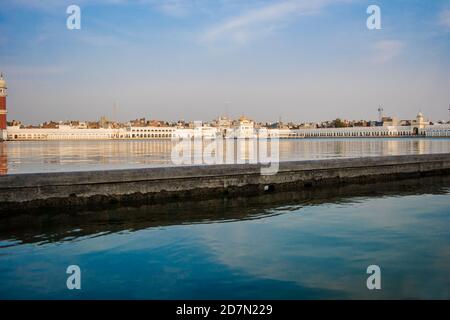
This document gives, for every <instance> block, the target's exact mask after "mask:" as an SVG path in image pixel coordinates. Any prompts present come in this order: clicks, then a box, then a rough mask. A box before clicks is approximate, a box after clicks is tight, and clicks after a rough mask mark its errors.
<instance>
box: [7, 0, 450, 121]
mask: <svg viewBox="0 0 450 320" xmlns="http://www.w3.org/2000/svg"><path fill="white" fill-rule="evenodd" d="M72 4H75V5H78V6H79V7H80V9H81V29H80V30H69V29H68V28H67V27H66V20H67V18H68V17H69V14H67V13H66V9H67V7H68V6H69V5H72ZM369 5H378V6H379V7H380V10H381V29H380V30H369V29H368V28H367V26H366V20H367V18H368V17H369V14H368V13H367V12H366V10H367V7H368V6H369ZM449 57H450V0H434V1H429V0H384V1H366V0H278V1H276V0H272V1H271V0H129V1H127V0H89V1H88V0H70V1H66V0H0V71H2V72H3V73H4V75H5V78H6V80H7V83H8V120H9V121H10V120H13V119H15V120H20V121H22V122H24V123H28V124H37V123H41V122H43V121H48V120H54V121H60V120H68V119H72V120H97V119H99V118H100V117H101V116H103V115H105V116H107V117H108V118H110V119H113V120H120V121H126V120H130V119H136V118H141V117H146V118H147V119H159V120H169V121H174V120H178V119H184V120H203V121H208V120H211V119H213V118H216V117H217V116H220V115H228V116H230V117H238V116H240V115H246V116H248V117H250V118H252V119H254V120H257V121H277V120H278V119H280V118H281V119H282V121H285V122H287V121H295V122H307V121H308V122H309V121H322V120H329V119H335V118H338V117H339V118H345V119H377V117H378V112H377V109H378V107H379V106H380V105H381V106H383V108H384V110H385V111H384V113H385V115H390V116H396V117H398V118H400V119H411V118H414V117H415V115H416V114H417V113H418V112H419V111H422V112H423V113H424V115H425V117H426V118H428V119H430V120H448V118H449V110H448V108H449V104H450V59H449Z"/></svg>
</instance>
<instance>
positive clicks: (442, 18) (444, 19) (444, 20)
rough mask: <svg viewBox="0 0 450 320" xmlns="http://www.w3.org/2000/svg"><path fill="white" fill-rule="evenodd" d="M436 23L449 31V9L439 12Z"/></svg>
mask: <svg viewBox="0 0 450 320" xmlns="http://www.w3.org/2000/svg"><path fill="white" fill-rule="evenodd" d="M438 21H439V25H441V26H442V27H444V28H445V29H446V30H447V31H450V8H447V9H444V10H442V11H441V13H440V14H439V19H438Z"/></svg>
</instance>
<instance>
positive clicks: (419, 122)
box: [412, 111, 429, 130]
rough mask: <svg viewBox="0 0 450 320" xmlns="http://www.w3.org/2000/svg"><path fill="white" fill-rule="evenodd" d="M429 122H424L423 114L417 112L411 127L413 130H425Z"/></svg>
mask: <svg viewBox="0 0 450 320" xmlns="http://www.w3.org/2000/svg"><path fill="white" fill-rule="evenodd" d="M428 124H429V122H427V121H425V118H424V116H423V113H422V112H420V111H419V113H418V114H417V116H416V119H415V120H413V121H412V126H413V127H414V128H415V130H418V129H423V128H425V127H426V126H427V125H428Z"/></svg>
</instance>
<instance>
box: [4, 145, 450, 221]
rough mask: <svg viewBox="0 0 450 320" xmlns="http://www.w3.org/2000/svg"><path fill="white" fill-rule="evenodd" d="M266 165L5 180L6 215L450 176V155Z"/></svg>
mask: <svg viewBox="0 0 450 320" xmlns="http://www.w3.org/2000/svg"><path fill="white" fill-rule="evenodd" d="M260 169H261V165H259V164H258V165H214V166H189V167H187V166H186V167H165V168H149V169H130V170H113V171H86V172H65V173H42V174H18V175H6V176H0V211H3V212H5V211H6V212H7V211H11V210H12V211H14V210H23V209H28V208H30V209H31V208H32V209H35V208H43V207H67V206H99V205H102V204H106V203H117V202H127V203H130V202H136V203H154V202H158V201H161V200H167V199H183V198H189V199H192V198H205V197H213V196H218V195H224V194H228V195H230V194H231V195H232V194H236V193H237V194H257V193H262V192H264V191H265V187H266V186H270V188H269V190H270V191H277V190H289V189H296V188H304V187H309V186H313V185H314V186H315V185H321V184H336V183H353V182H357V183H361V182H362V183H365V182H371V181H386V180H394V179H401V178H411V177H420V176H423V175H439V174H449V173H450V154H434V155H411V156H388V157H367V158H353V159H330V160H314V161H294V162H281V163H280V168H279V171H278V173H277V174H276V175H270V176H265V175H261V174H260Z"/></svg>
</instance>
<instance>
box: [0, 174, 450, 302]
mask: <svg viewBox="0 0 450 320" xmlns="http://www.w3.org/2000/svg"><path fill="white" fill-rule="evenodd" d="M449 208H450V177H434V178H422V179H418V180H405V181H398V182H389V183H377V184H371V185H348V186H341V187H335V188H330V189H328V188H320V189H314V188H313V189H306V190H300V191H295V192H285V193H274V194H268V195H265V196H257V197H249V198H224V199H218V200H204V201H198V202H193V201H192V202H183V203H177V202H174V203H167V204H161V205H153V206H143V207H136V208H133V207H115V208H113V207H112V208H103V209H100V208H99V209H98V210H97V211H91V212H67V210H65V211H64V212H45V213H41V214H29V213H23V214H19V215H14V216H10V217H2V218H0V298H1V299H5V298H7V299H19V298H31V299H42V298H50V299H55V298H62V299H82V298H85V299H88V298H96V299H98V298H112V299H115V298H128V299H129V298H137V299H165V298H167V299H175V298H178V299H195V298H207V299H216V298H217V299H218V298H228V299H240V298H244V299H263V298H268V299H272V298H273V299H278V298H287V299H335V298H344V299H347V298H348V299H355V298H363V299H380V298H387V299H399V298H407V299H431V298H436V299H449V298H450V228H449V226H450V210H449ZM73 264H75V265H78V266H80V268H81V271H82V280H81V281H82V289H81V290H79V291H77V290H73V291H70V290H68V289H67V288H66V279H67V276H68V275H67V274H66V273H65V271H66V268H67V266H69V265H73ZM372 264H376V265H379V266H380V267H381V271H382V278H381V279H382V282H381V283H382V289H381V290H379V291H369V290H368V289H367V288H366V279H367V277H368V275H367V274H366V268H367V266H369V265H372Z"/></svg>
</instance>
